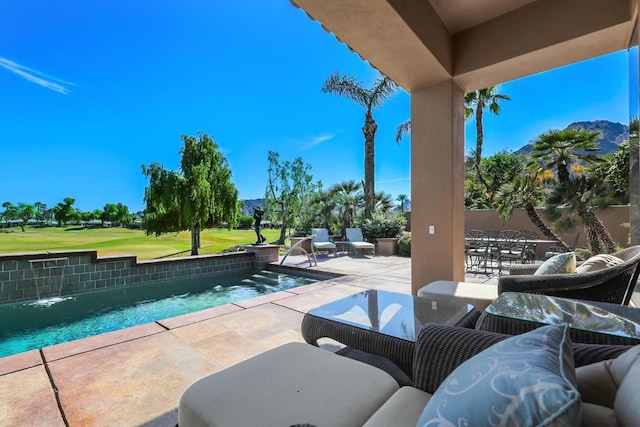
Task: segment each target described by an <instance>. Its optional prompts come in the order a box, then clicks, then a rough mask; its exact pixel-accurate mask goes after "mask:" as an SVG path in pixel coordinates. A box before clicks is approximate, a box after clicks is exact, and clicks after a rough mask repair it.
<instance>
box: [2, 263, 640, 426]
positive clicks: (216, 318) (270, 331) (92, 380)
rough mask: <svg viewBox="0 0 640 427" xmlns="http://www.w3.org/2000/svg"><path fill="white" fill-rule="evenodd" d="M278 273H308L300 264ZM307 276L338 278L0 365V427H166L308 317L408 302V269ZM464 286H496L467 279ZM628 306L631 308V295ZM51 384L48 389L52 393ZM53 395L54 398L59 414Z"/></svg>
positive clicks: (346, 267) (348, 269)
mask: <svg viewBox="0 0 640 427" xmlns="http://www.w3.org/2000/svg"><path fill="white" fill-rule="evenodd" d="M285 265H289V266H297V267H302V268H308V266H309V263H308V261H307V260H306V258H305V257H304V256H302V255H299V256H289V257H288V258H287V260H286V263H285ZM313 270H325V271H329V272H333V273H341V274H347V275H346V276H344V277H336V278H332V279H331V280H328V281H325V282H319V283H315V284H311V285H307V286H303V287H300V288H294V289H290V290H288V291H286V292H280V293H278V294H273V295H267V296H266V297H259V298H256V299H254V300H247V301H244V302H239V303H234V304H227V305H225V306H221V307H217V308H212V309H209V310H203V311H200V312H196V313H191V314H187V315H184V316H179V317H175V318H171V319H165V320H161V321H158V322H155V323H151V324H147V325H141V326H139V327H135V328H129V329H128V330H122V331H117V332H113V333H110V334H103V335H100V336H97V337H90V338H87V339H85V340H80V341H77V342H73V343H68V344H60V345H59V346H54V347H49V348H45V349H43V351H42V354H43V355H44V363H46V368H48V369H49V371H50V373H51V379H50V378H49V376H48V375H47V371H46V369H45V366H44V365H43V364H42V363H43V360H42V356H41V353H40V352H38V351H35V350H34V351H31V352H26V353H23V354H20V355H16V356H9V357H7V358H2V359H0V395H2V396H3V399H0V425H43V426H44V425H46V426H56V425H64V420H63V415H62V414H64V416H65V417H66V420H67V422H68V425H70V426H92V425H113V426H131V425H145V426H172V427H173V426H175V424H176V422H177V412H176V411H177V410H176V408H177V404H178V400H179V398H180V396H181V395H182V393H183V392H184V390H185V389H186V388H187V387H188V386H189V385H191V384H192V383H193V382H195V381H196V380H198V379H199V378H201V377H203V376H206V375H209V374H210V373H213V372H216V371H218V370H220V369H222V368H224V367H227V366H230V365H233V364H235V363H238V362H240V361H242V360H245V359H247V358H249V357H251V356H253V355H255V354H258V353H261V352H263V351H265V350H267V349H270V348H273V347H276V346H278V345H281V344H284V343H287V342H294V341H297V342H304V340H303V339H302V335H301V334H300V323H301V320H302V317H303V315H304V313H306V312H307V311H308V310H309V309H312V308H315V307H317V306H319V305H322V304H325V303H328V302H330V301H333V300H336V299H339V298H343V297H345V296H347V295H352V294H355V293H358V292H361V291H363V290H365V289H383V290H389V291H394V292H401V293H410V290H411V285H410V277H411V260H410V259H408V258H401V257H373V258H372V257H367V256H360V257H351V256H339V257H335V258H334V257H333V256H332V257H320V258H319V260H318V266H317V267H314V268H313ZM465 280H466V281H468V282H478V283H484V282H493V283H495V280H496V279H495V277H491V276H488V275H485V274H477V275H474V274H467V276H466V278H465ZM633 301H634V303H637V302H640V297H638V292H636V294H635V295H634V298H633ZM52 382H53V385H52ZM54 385H55V387H57V388H58V389H59V401H60V406H61V408H62V411H63V412H61V411H60V409H59V408H58V403H57V401H56V398H55V393H54V388H53V387H54Z"/></svg>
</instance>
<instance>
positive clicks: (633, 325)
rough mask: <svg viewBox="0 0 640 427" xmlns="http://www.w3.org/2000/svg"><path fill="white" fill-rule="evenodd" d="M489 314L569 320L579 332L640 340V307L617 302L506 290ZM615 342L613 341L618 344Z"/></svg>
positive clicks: (541, 320)
mask: <svg viewBox="0 0 640 427" xmlns="http://www.w3.org/2000/svg"><path fill="white" fill-rule="evenodd" d="M486 314H487V315H493V316H499V317H503V318H509V319H513V320H514V321H521V322H531V323H542V324H560V323H568V324H569V325H570V326H571V329H573V330H575V331H583V332H586V333H593V334H604V335H610V336H615V337H620V338H621V339H622V342H619V343H620V344H623V343H629V344H633V343H636V344H637V343H640V323H639V322H640V309H635V308H631V307H626V306H620V305H617V304H607V303H601V302H592V301H584V300H574V299H568V298H558V297H552V296H547V295H538V294H527V293H519V292H504V293H502V294H500V295H499V296H498V298H497V299H496V300H495V301H494V302H493V303H492V304H491V305H489V307H487V309H486ZM590 336H591V337H595V336H596V335H590ZM602 339H605V338H602ZM614 341H615V340H613V341H611V342H610V343H611V344H614V343H617V342H614Z"/></svg>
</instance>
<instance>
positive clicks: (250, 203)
mask: <svg viewBox="0 0 640 427" xmlns="http://www.w3.org/2000/svg"><path fill="white" fill-rule="evenodd" d="M257 207H260V208H262V209H264V199H249V200H245V201H244V206H243V207H242V210H241V211H240V214H242V215H253V208H257Z"/></svg>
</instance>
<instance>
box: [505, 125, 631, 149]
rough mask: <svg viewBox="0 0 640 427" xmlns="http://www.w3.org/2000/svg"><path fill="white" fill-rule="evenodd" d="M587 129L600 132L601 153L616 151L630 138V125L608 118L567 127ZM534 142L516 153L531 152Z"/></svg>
mask: <svg viewBox="0 0 640 427" xmlns="http://www.w3.org/2000/svg"><path fill="white" fill-rule="evenodd" d="M573 128H578V129H585V130H591V131H596V132H600V138H599V139H598V140H597V141H596V143H597V144H598V145H599V146H600V154H608V153H611V152H613V151H616V150H617V149H618V148H619V147H620V144H621V143H623V142H624V141H626V140H627V139H629V126H628V125H623V124H622V123H617V122H610V121H608V120H596V121H594V122H575V123H571V124H570V125H569V126H567V127H566V128H565V129H573ZM532 146H533V145H532V144H527V145H525V146H524V147H522V148H520V149H519V150H517V151H515V154H529V153H531V147H532Z"/></svg>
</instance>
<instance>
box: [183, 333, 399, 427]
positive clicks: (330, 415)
mask: <svg viewBox="0 0 640 427" xmlns="http://www.w3.org/2000/svg"><path fill="white" fill-rule="evenodd" d="M397 390H398V384H397V383H396V382H395V380H394V379H393V378H392V377H391V376H390V375H388V374H387V373H385V372H384V371H382V370H380V369H378V368H374V367H372V366H369V365H366V364H364V363H360V362H357V361H354V360H351V359H348V358H346V357H342V356H338V355H335V354H333V353H330V352H328V351H326V350H322V349H319V348H317V347H314V346H311V345H308V344H302V343H289V344H285V345H283V346H280V347H277V348H275V349H273V350H269V351H267V352H265V353H262V354H260V355H258V356H255V357H253V358H251V359H248V360H245V361H244V362H241V363H239V364H237V365H235V366H231V367H229V368H227V369H225V370H223V371H220V372H217V373H215V374H213V375H210V376H208V377H205V378H203V379H201V380H199V381H198V382H196V383H195V384H193V385H192V386H191V387H189V388H188V389H187V391H185V392H184V394H183V395H182V398H181V399H180V405H179V408H178V418H179V425H180V427H189V426H205V425H207V426H210V425H215V426H220V427H222V426H234V427H235V426H290V425H294V424H312V425H318V426H320V425H321V426H349V425H354V426H355V425H363V424H364V423H365V422H366V421H367V420H368V419H369V418H370V417H371V415H373V413H374V412H375V411H377V410H378V408H380V407H381V406H382V404H383V403H384V402H386V401H387V400H388V399H389V398H390V397H391V395H393V393H395V392H396V391H397Z"/></svg>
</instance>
